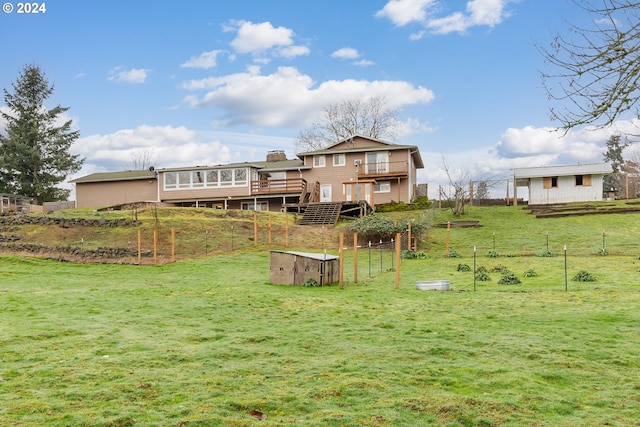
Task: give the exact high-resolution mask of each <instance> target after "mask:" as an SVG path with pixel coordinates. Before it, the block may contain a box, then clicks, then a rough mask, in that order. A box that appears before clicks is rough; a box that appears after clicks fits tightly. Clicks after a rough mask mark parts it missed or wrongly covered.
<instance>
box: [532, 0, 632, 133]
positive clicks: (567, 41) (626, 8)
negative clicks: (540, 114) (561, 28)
mask: <svg viewBox="0 0 640 427" xmlns="http://www.w3.org/2000/svg"><path fill="white" fill-rule="evenodd" d="M572 1H573V3H575V5H576V6H577V7H579V8H581V9H583V10H584V11H586V12H587V13H588V14H589V15H590V16H591V17H592V22H593V26H592V28H583V27H580V26H576V25H571V26H570V31H569V33H568V35H566V36H565V35H556V36H555V38H554V39H553V42H552V43H551V46H550V47H549V48H541V47H539V46H538V50H539V51H540V52H541V53H542V55H543V56H544V58H545V59H546V61H547V62H548V63H550V64H551V65H552V66H553V68H555V69H557V71H550V72H548V73H547V72H543V73H541V76H542V80H543V84H544V86H545V88H546V90H547V94H548V95H549V97H550V99H553V100H556V101H560V102H563V103H564V104H565V105H564V106H563V107H562V108H561V109H556V108H552V109H551V117H552V119H554V120H557V121H558V122H560V123H561V127H562V128H563V129H564V130H565V131H566V130H569V129H571V128H573V127H576V126H580V125H587V124H590V125H595V126H598V127H606V126H609V125H611V124H613V122H614V121H616V120H617V119H619V118H620V116H621V115H622V114H623V113H625V112H627V111H629V110H632V109H633V108H637V107H638V102H639V101H640V90H639V88H640V2H639V1H635V0H572Z"/></svg>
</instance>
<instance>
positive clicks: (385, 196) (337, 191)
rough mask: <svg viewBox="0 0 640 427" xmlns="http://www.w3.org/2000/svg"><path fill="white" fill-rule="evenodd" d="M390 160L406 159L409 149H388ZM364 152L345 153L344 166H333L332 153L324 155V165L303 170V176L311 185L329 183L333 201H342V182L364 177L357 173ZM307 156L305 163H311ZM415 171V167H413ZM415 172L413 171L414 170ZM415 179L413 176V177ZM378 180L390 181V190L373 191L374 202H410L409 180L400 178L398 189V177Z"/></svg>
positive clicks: (363, 161) (362, 161) (361, 166)
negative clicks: (356, 161)
mask: <svg viewBox="0 0 640 427" xmlns="http://www.w3.org/2000/svg"><path fill="white" fill-rule="evenodd" d="M390 154H391V156H390V157H389V161H390V162H402V161H407V159H408V156H409V150H395V151H390ZM365 156H366V153H365V152H358V153H346V162H345V165H344V166H333V155H330V154H327V155H326V157H327V158H326V163H325V167H318V168H315V167H314V168H312V169H310V170H305V171H304V172H303V173H304V178H305V179H306V180H307V182H308V183H309V185H310V186H311V185H313V183H315V182H316V181H317V182H319V183H320V184H331V195H332V198H333V201H343V200H344V196H343V187H342V186H343V183H344V182H347V181H356V180H358V179H359V178H360V179H366V178H365V177H362V176H361V174H360V173H359V172H360V171H361V170H364V164H365ZM306 157H308V159H305V160H307V162H308V163H307V164H313V156H306ZM354 160H360V162H361V165H360V166H355V165H354ZM413 170H414V171H415V168H414V169H413ZM414 173H415V172H414ZM414 179H415V178H414ZM379 181H390V183H391V192H389V193H375V194H374V203H375V204H378V203H389V202H392V201H396V202H398V201H402V202H410V200H409V180H408V179H406V178H402V179H401V180H400V188H399V190H400V191H398V179H397V178H380V179H379Z"/></svg>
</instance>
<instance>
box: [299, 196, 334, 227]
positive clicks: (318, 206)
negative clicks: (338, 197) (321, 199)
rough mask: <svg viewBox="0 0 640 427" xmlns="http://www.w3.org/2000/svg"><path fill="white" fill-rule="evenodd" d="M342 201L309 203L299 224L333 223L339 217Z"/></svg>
mask: <svg viewBox="0 0 640 427" xmlns="http://www.w3.org/2000/svg"><path fill="white" fill-rule="evenodd" d="M341 210H342V203H340V202H336V203H333V202H331V203H328V202H326V203H309V205H308V206H307V208H306V210H305V211H304V214H303V215H302V218H301V219H300V225H334V224H335V223H336V221H338V218H339V217H340V211H341Z"/></svg>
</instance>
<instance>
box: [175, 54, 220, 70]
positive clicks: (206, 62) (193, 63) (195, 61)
mask: <svg viewBox="0 0 640 427" xmlns="http://www.w3.org/2000/svg"><path fill="white" fill-rule="evenodd" d="M222 52H223V51H221V50H211V51H209V52H202V53H201V54H200V55H198V56H192V57H191V58H189V60H188V61H187V62H185V63H184V64H181V65H180V67H182V68H204V69H208V68H214V67H215V66H216V65H217V59H218V55H219V54H220V53H222Z"/></svg>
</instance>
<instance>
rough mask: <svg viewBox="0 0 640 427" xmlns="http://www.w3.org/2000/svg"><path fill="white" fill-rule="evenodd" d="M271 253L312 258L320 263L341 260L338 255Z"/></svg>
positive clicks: (292, 252)
mask: <svg viewBox="0 0 640 427" xmlns="http://www.w3.org/2000/svg"><path fill="white" fill-rule="evenodd" d="M271 252H278V253H281V254H289V255H295V256H301V257H305V258H311V259H315V260H318V261H331V260H335V259H340V257H339V256H336V255H329V254H324V253H322V254H318V253H312V252H296V251H271Z"/></svg>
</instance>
